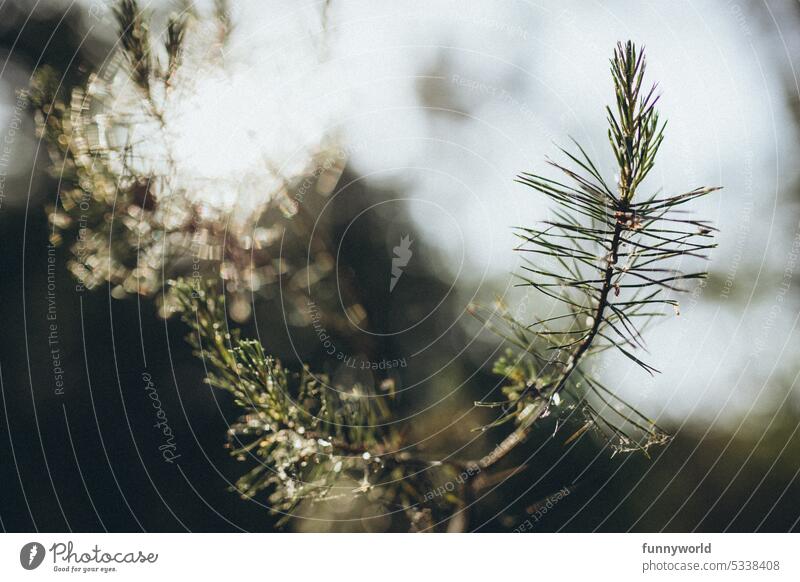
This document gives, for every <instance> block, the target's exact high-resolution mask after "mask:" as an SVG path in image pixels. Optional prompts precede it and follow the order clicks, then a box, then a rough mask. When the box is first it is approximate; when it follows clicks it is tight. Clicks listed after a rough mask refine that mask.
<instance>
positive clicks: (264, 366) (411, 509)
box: [171, 280, 465, 530]
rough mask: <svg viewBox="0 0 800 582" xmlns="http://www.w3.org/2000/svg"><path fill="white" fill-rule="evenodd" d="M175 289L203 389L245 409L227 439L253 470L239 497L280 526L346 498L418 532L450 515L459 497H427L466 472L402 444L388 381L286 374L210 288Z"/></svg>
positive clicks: (182, 283) (209, 284) (185, 284)
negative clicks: (263, 502)
mask: <svg viewBox="0 0 800 582" xmlns="http://www.w3.org/2000/svg"><path fill="white" fill-rule="evenodd" d="M171 285H172V286H173V288H174V293H175V296H176V298H177V309H178V311H179V312H180V314H181V318H182V319H183V321H184V322H185V323H186V324H187V325H188V326H189V327H190V328H191V333H190V334H189V335H188V336H187V340H188V341H189V343H190V345H191V346H192V347H193V348H194V353H195V355H196V356H198V357H199V358H201V359H202V360H203V362H204V368H205V370H206V383H208V384H209V385H210V386H212V387H213V388H216V389H220V390H224V391H226V392H228V393H230V394H231V395H232V396H233V398H234V402H235V403H236V405H237V406H238V407H239V408H241V410H242V416H241V418H240V419H239V420H238V422H236V423H235V424H233V425H232V426H231V427H230V429H229V431H228V436H229V446H230V447H231V449H232V453H233V454H234V455H235V456H236V458H237V459H239V460H241V461H250V462H251V463H253V464H255V466H254V467H253V468H252V469H250V470H249V471H248V472H247V473H246V474H245V475H243V476H242V477H241V478H239V479H238V480H237V482H236V490H237V491H238V492H239V493H240V494H241V495H242V496H243V497H244V498H252V497H253V496H255V495H256V494H258V493H260V492H262V491H267V492H268V494H269V502H270V508H271V510H272V511H274V512H276V513H280V514H283V517H282V519H281V520H280V523H281V524H283V523H286V521H288V520H289V519H290V518H292V517H298V516H301V515H302V514H303V513H304V512H305V511H307V510H308V508H309V506H310V505H312V504H313V505H318V504H320V503H324V502H330V501H333V500H336V499H340V498H342V497H347V498H355V497H361V498H363V499H365V500H367V501H368V503H369V505H370V506H371V507H372V509H371V511H372V512H373V514H374V515H375V517H376V518H378V517H380V516H382V515H385V514H398V513H399V514H401V515H404V516H405V518H406V520H407V522H408V523H409V524H410V527H412V528H414V529H416V530H421V529H433V528H434V527H435V526H436V524H437V523H438V522H443V521H446V520H447V519H448V518H449V516H450V515H451V514H452V512H453V511H454V509H455V507H457V506H458V505H459V501H460V500H459V499H458V498H456V497H455V496H453V495H449V496H433V495H427V493H429V492H431V491H434V490H435V489H436V487H437V483H441V482H445V481H447V480H448V479H452V478H453V477H454V475H457V474H459V473H458V472H459V471H463V470H464V468H465V465H463V464H460V463H457V462H455V461H448V460H445V461H440V460H435V459H429V458H426V457H425V456H424V455H423V454H422V452H420V451H419V450H417V449H416V448H414V447H413V446H410V445H408V444H407V443H406V442H405V441H404V432H403V431H402V430H399V429H398V428H397V425H396V423H394V422H393V420H394V413H395V411H396V408H395V406H394V405H393V403H394V401H395V394H394V388H393V385H392V384H391V383H385V384H384V385H382V387H381V388H382V389H381V392H380V393H375V392H373V391H370V390H369V389H367V388H366V387H364V386H361V385H358V384H356V385H353V386H339V385H334V384H332V383H331V380H330V378H329V377H328V376H326V375H324V374H316V373H313V372H312V371H311V370H309V369H308V368H307V367H305V366H304V367H303V368H302V369H301V370H299V371H298V372H294V373H293V372H290V371H288V370H287V369H286V368H284V367H283V366H282V365H281V363H280V361H278V360H277V359H275V358H273V357H271V356H270V355H268V354H267V353H266V352H265V350H264V348H263V346H262V344H261V343H260V342H259V341H256V340H250V339H242V338H241V337H240V334H239V331H238V330H228V329H227V327H226V320H227V318H226V308H225V299H224V296H222V295H220V294H219V293H218V292H217V291H216V290H215V287H214V284H213V281H200V282H198V281H191V282H190V281H187V280H178V281H173V282H171ZM423 500H424V501H423Z"/></svg>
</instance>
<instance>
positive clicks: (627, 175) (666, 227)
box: [477, 41, 718, 451]
mask: <svg viewBox="0 0 800 582" xmlns="http://www.w3.org/2000/svg"><path fill="white" fill-rule="evenodd" d="M646 67H647V61H646V58H645V55H644V51H643V50H638V49H637V47H636V46H635V45H634V44H633V43H632V42H630V41H629V42H627V43H625V44H624V45H623V44H622V43H619V44H618V46H617V49H616V50H615V52H614V56H613V57H612V59H611V74H612V79H613V83H614V93H615V97H616V111H612V109H611V108H610V107H607V108H606V110H607V118H608V124H609V130H608V137H609V141H610V143H611V148H612V150H613V152H614V155H615V158H616V161H617V164H618V179H617V181H616V184H613V185H610V184H609V183H608V182H607V181H606V180H605V178H604V177H603V175H602V173H601V172H600V171H599V170H598V166H597V164H595V163H594V162H593V161H592V159H591V158H590V157H589V156H588V155H587V153H586V150H585V149H584V148H583V147H581V145H580V144H578V143H577V142H574V145H575V148H576V151H574V152H570V151H567V150H566V149H561V151H562V153H563V154H564V155H565V156H566V158H567V159H568V160H569V161H568V162H567V163H566V164H561V163H557V162H554V161H552V160H548V163H549V164H550V165H551V166H552V167H554V168H556V169H557V170H558V171H559V172H560V173H561V174H562V175H563V176H564V177H565V179H564V180H563V181H558V180H553V179H550V178H546V177H544V176H540V175H537V174H531V173H522V174H521V175H520V176H519V177H518V178H517V181H518V182H519V183H521V184H524V185H525V186H528V187H530V188H533V189H534V190H536V191H537V192H539V193H541V194H544V195H545V196H547V197H548V198H550V199H551V200H553V201H554V202H555V203H556V205H557V208H555V209H554V210H553V217H554V218H552V219H549V220H545V221H543V222H542V223H541V224H540V225H539V226H537V227H533V228H530V227H520V228H518V229H517V231H516V233H517V236H518V237H519V238H520V239H521V241H522V242H521V244H520V245H519V247H518V250H519V251H520V252H522V253H524V254H525V258H524V266H523V267H522V269H523V273H521V274H520V275H519V279H520V280H521V283H520V285H523V286H529V287H531V288H533V289H534V290H535V291H536V292H538V293H541V294H542V295H544V296H546V297H547V298H549V299H551V300H552V301H553V302H554V304H555V305H556V306H557V308H558V306H560V307H561V310H560V311H558V313H557V314H556V315H555V316H554V317H549V318H546V319H540V320H537V321H534V322H533V323H529V324H523V323H521V322H519V321H517V320H516V319H515V318H513V317H512V316H510V315H509V314H508V311H507V310H506V309H504V308H500V309H496V310H495V311H494V312H493V313H490V314H486V313H484V312H481V311H478V312H477V314H478V317H479V318H481V319H482V320H483V321H484V322H485V323H486V324H487V325H489V326H490V327H491V328H492V329H494V330H495V331H497V332H498V333H499V334H500V335H501V336H502V337H504V338H505V339H506V340H508V341H509V342H510V343H511V344H513V345H514V346H516V347H517V348H518V349H519V350H520V352H519V353H521V354H524V355H525V356H527V357H529V358H530V364H528V365H526V366H525V367H524V368H523V369H520V368H519V367H518V365H517V364H513V365H511V366H510V368H509V364H508V361H509V360H508V359H507V358H506V359H503V360H501V361H499V362H498V364H497V366H496V371H497V372H499V373H501V374H508V373H509V369H511V370H513V372H514V374H511V375H510V376H509V377H510V378H511V382H510V383H509V385H508V386H506V388H505V390H504V392H505V394H506V395H507V399H506V400H505V401H501V402H492V403H479V404H481V405H484V406H493V407H498V408H502V413H501V415H500V417H499V419H498V421H497V423H496V424H499V423H502V422H505V421H508V420H510V419H511V418H514V419H516V421H517V425H518V428H517V430H516V431H515V432H514V434H512V435H511V436H510V437H509V438H510V439H511V441H509V442H513V443H518V442H520V441H521V440H522V438H524V436H526V435H527V431H528V429H529V428H530V426H532V425H533V423H534V422H536V420H537V419H539V418H540V417H542V416H543V415H545V414H546V413H548V412H549V411H550V409H551V407H552V406H553V405H554V403H555V404H557V403H558V402H560V400H561V394H562V393H565V394H566V395H569V396H572V397H573V399H574V400H575V401H576V402H577V406H579V407H580V408H581V409H582V410H583V411H584V412H585V414H586V416H587V417H588V420H587V423H586V424H584V425H583V426H582V427H581V429H579V432H582V431H585V430H586V429H588V428H592V427H593V428H598V429H600V430H602V431H603V432H606V433H607V434H609V435H610V436H611V437H612V438H613V439H614V441H615V446H616V448H617V450H631V449H637V448H641V449H644V450H645V451H646V450H647V448H649V447H650V446H652V445H653V444H659V443H662V442H665V441H666V439H667V437H666V434H665V433H664V432H663V431H661V430H660V429H659V428H658V427H657V426H656V425H655V423H653V422H652V421H650V420H648V419H647V418H645V417H644V416H643V415H641V414H640V413H639V412H638V411H636V410H635V409H634V408H633V407H631V406H630V405H628V404H627V403H625V402H624V401H622V400H621V399H620V398H618V397H617V396H615V395H614V393H613V392H612V391H611V390H609V389H607V388H605V387H604V386H603V385H602V384H601V383H600V382H599V381H598V380H597V379H596V378H593V377H592V376H591V375H590V374H589V373H588V371H586V370H585V369H584V366H582V364H583V362H584V360H585V359H586V358H587V357H588V356H591V355H593V354H597V353H599V352H601V351H605V350H616V351H618V352H619V353H621V354H622V355H624V356H625V357H626V358H628V359H629V360H630V361H632V362H633V363H635V364H636V365H637V366H639V367H641V368H642V369H644V370H645V371H646V372H648V373H649V374H653V373H655V372H657V370H656V369H655V368H654V367H653V366H651V365H650V364H648V363H646V362H645V361H644V360H643V359H641V358H640V356H639V355H638V351H639V350H643V349H644V348H645V342H644V338H643V336H642V329H643V327H644V325H645V324H646V323H647V322H648V321H649V320H650V319H651V318H652V317H655V316H660V315H663V314H664V311H663V309H664V307H669V308H670V309H674V310H675V311H676V312H677V310H678V302H677V300H676V299H675V298H674V297H673V293H675V292H683V291H686V290H687V287H686V285H685V284H686V283H687V282H689V281H691V280H696V279H702V278H704V277H705V276H706V273H705V272H703V271H691V272H686V271H684V270H682V269H681V268H680V267H681V265H680V264H679V263H678V261H677V260H678V259H682V258H684V257H695V258H707V254H706V253H707V251H709V250H710V249H712V248H714V247H715V246H716V245H715V244H714V243H713V242H712V238H713V234H714V232H715V230H716V229H715V228H713V227H712V226H711V225H710V224H709V223H708V222H707V221H704V220H697V219H693V218H688V217H687V216H686V215H685V214H684V213H683V212H684V211H683V210H682V209H681V208H680V207H682V206H684V205H686V204H687V203H689V202H692V201H694V200H696V199H698V198H700V197H703V196H706V195H708V194H710V193H711V192H714V191H715V190H718V188H696V189H694V190H691V191H689V192H687V193H683V194H677V195H674V196H667V197H661V196H659V195H658V194H652V195H645V196H643V195H642V194H640V192H639V190H641V189H642V183H643V181H644V179H645V178H646V177H647V175H648V173H649V172H650V170H651V169H652V168H653V165H654V163H655V158H656V154H657V153H658V151H659V148H660V146H661V144H662V141H663V138H664V127H665V124H664V123H659V116H658V111H657V109H656V103H657V102H658V95H657V94H656V86H655V85H653V86H652V87H651V88H650V89H648V90H646V91H645V90H643V79H644V75H645V71H646ZM592 401H594V402H598V401H599V403H600V405H601V406H600V407H599V408H600V410H601V411H602V413H601V411H598V408H596V407H595V405H594V404H592ZM620 410H622V411H624V412H620ZM615 416H616V417H621V418H614V417H615ZM620 420H622V421H623V422H621V423H620ZM631 427H634V428H636V429H639V430H640V431H642V432H643V433H644V438H640V439H638V440H637V439H634V438H631V437H630V436H629V434H628V432H627V429H629V428H631ZM509 450H510V448H509Z"/></svg>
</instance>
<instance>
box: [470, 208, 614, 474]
mask: <svg viewBox="0 0 800 582" xmlns="http://www.w3.org/2000/svg"><path fill="white" fill-rule="evenodd" d="M628 210H629V202H628V200H627V199H625V198H623V199H621V200H620V202H619V203H618V206H617V214H618V215H620V214H623V215H624V213H626V212H628ZM623 229H624V224H623V218H618V219H617V222H616V225H615V226H614V235H613V237H612V239H611V246H610V249H609V251H610V252H609V254H610V257H609V261H608V265H607V266H606V270H605V273H604V276H603V286H602V287H601V289H600V297H599V299H598V301H597V309H595V311H594V322H593V323H592V327H591V329H590V330H589V332H588V333H587V334H586V337H584V339H583V341H581V343H580V344H579V345H578V349H577V350H575V353H574V354H572V355H571V356H570V359H569V360H568V362H567V367H566V368H565V370H564V372H563V374H562V376H561V378H559V380H558V382H557V383H556V384H555V386H554V387H553V388H551V389H550V390H547V389H544V390H543V391H542V393H541V394H540V398H541V400H540V401H539V403H538V406H537V408H536V409H535V410H533V411H532V412H531V414H530V415H529V416H528V418H526V420H525V423H524V424H521V425H520V426H519V427H517V429H516V430H514V432H512V433H511V434H510V435H508V436H507V437H506V438H505V439H503V440H502V441H501V442H500V444H499V445H497V447H495V449H494V450H493V451H492V452H491V453H489V454H488V455H486V456H485V457H484V458H483V459H481V460H480V461H479V462H478V466H480V467H481V469H487V468H489V467H491V466H492V465H494V464H495V463H497V462H498V461H499V460H500V459H502V458H503V457H505V456H506V455H507V454H508V453H510V452H511V450H512V449H513V448H514V447H516V446H517V445H518V444H519V443H520V442H522V441H523V440H525V438H526V437H527V436H528V433H529V432H530V429H531V427H532V426H533V424H534V423H535V422H536V420H538V418H539V417H540V416H541V415H542V413H543V412H544V411H545V410H546V409H547V404H548V403H549V399H550V398H551V397H552V396H553V395H554V394H557V393H558V392H560V391H561V390H562V389H563V388H564V386H566V384H567V381H568V380H569V377H570V376H571V375H572V372H573V371H574V370H575V369H576V368H577V367H578V364H579V363H580V361H581V360H582V359H583V357H584V356H585V355H586V352H587V351H588V350H589V348H590V347H591V346H592V342H593V341H594V339H595V338H596V337H597V333H598V332H599V331H600V324H601V323H602V321H603V315H604V314H605V310H606V307H608V295H609V293H610V292H611V289H612V287H613V285H612V283H611V280H612V279H613V277H614V267H615V266H616V264H617V259H618V258H619V247H620V243H621V241H622V232H623ZM526 391H527V389H526ZM524 396H525V392H523V393H522V394H521V395H520V398H522V397H524Z"/></svg>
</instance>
